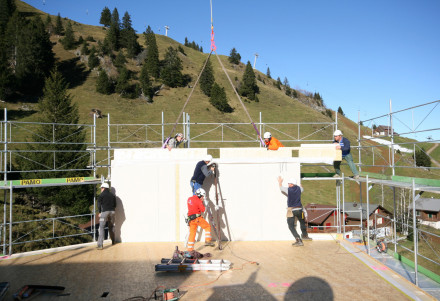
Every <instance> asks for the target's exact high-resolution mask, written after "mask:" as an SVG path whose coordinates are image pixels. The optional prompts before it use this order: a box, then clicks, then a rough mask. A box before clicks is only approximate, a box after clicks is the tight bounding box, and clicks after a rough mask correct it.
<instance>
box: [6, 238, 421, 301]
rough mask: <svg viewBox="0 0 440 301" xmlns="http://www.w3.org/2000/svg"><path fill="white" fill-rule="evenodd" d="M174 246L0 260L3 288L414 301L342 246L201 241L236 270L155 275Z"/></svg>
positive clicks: (78, 295)
mask: <svg viewBox="0 0 440 301" xmlns="http://www.w3.org/2000/svg"><path fill="white" fill-rule="evenodd" d="M175 245H176V244H175V243H121V244H117V245H114V246H111V245H106V246H105V248H104V250H102V251H99V250H97V249H96V247H95V246H90V245H87V246H79V247H78V248H77V249H70V250H65V251H61V252H55V253H45V254H40V255H32V256H24V257H16V258H14V257H13V258H10V259H5V260H1V261H0V282H3V281H7V282H9V283H10V286H11V287H10V290H9V291H8V294H7V295H6V298H5V300H11V296H12V293H14V292H16V291H17V290H18V289H19V288H20V287H22V286H23V285H26V284H45V285H59V286H65V287H66V290H65V293H69V295H67V296H53V295H52V296H51V295H40V296H37V297H35V300H60V301H64V300H66V301H67V300H125V299H128V298H131V297H135V296H143V297H145V298H146V299H148V297H149V296H150V295H151V294H152V292H153V291H154V290H155V288H156V287H158V286H164V287H167V288H180V290H181V291H182V292H183V297H182V298H181V300H381V301H382V300H387V301H388V300H399V301H400V300H408V299H409V297H408V296H407V295H405V294H403V293H402V292H401V291H400V290H398V289H397V288H396V287H394V286H393V285H391V284H390V283H389V282H388V281H386V280H385V279H384V278H382V277H381V276H379V275H378V274H377V273H376V272H374V271H373V270H372V269H371V268H369V267H368V266H367V265H366V264H365V263H363V262H362V261H360V260H359V259H357V258H356V257H355V256H353V254H351V253H350V252H348V251H347V250H346V249H345V248H344V247H342V246H341V245H340V244H339V243H338V242H337V241H312V242H305V246H304V247H296V248H295V247H292V246H291V242H287V241H282V242H280V241H276V242H231V243H228V244H226V245H225V247H224V250H222V251H220V250H218V249H213V248H210V247H201V245H202V244H201V243H196V247H199V248H198V251H199V252H201V253H206V252H211V253H212V254H213V257H212V258H213V259H227V260H230V261H231V262H232V263H233V269H231V270H229V271H226V272H223V273H221V272H219V271H197V272H186V273H173V272H155V271H154V265H155V264H158V263H160V259H161V258H163V257H165V258H169V257H170V256H171V255H172V253H173V251H174V247H175ZM179 247H182V244H181V243H180V244H179ZM250 262H258V265H257V264H254V263H250ZM408 283H409V282H408ZM410 285H411V284H410ZM414 290H417V288H416V287H415V286H414ZM104 292H109V294H108V296H107V297H101V296H102V294H103V293H104Z"/></svg>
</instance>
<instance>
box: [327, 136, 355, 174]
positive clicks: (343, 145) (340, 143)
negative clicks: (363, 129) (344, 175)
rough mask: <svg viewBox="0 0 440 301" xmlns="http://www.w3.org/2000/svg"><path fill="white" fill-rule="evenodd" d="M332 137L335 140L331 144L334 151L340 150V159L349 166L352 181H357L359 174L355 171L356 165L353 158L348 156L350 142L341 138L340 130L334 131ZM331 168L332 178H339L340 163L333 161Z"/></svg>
mask: <svg viewBox="0 0 440 301" xmlns="http://www.w3.org/2000/svg"><path fill="white" fill-rule="evenodd" d="M333 137H334V138H335V140H334V141H333V144H334V145H335V146H336V149H340V150H342V159H345V161H347V163H348V166H350V169H351V172H352V173H353V178H354V179H359V173H358V171H357V169H356V165H354V162H353V156H352V155H351V154H350V140H348V139H347V138H345V137H342V132H341V131H340V130H336V131H335V132H334V133H333ZM333 167H334V168H335V173H336V174H335V175H334V177H340V176H341V161H333Z"/></svg>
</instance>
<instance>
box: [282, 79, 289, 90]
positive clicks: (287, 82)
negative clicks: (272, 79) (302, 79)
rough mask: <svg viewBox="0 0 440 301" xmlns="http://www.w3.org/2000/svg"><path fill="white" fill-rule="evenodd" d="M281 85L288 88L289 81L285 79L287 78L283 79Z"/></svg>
mask: <svg viewBox="0 0 440 301" xmlns="http://www.w3.org/2000/svg"><path fill="white" fill-rule="evenodd" d="M283 84H284V86H285V87H286V88H288V87H290V85H289V80H288V79H287V77H284V81H283Z"/></svg>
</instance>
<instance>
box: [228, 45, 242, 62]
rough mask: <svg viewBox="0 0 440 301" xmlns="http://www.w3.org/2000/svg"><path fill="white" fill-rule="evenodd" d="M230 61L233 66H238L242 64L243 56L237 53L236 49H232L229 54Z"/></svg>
mask: <svg viewBox="0 0 440 301" xmlns="http://www.w3.org/2000/svg"><path fill="white" fill-rule="evenodd" d="M228 60H229V62H230V63H231V64H235V65H238V64H240V60H241V55H240V53H238V52H237V50H236V49H235V48H232V49H231V52H230V53H229V58H228Z"/></svg>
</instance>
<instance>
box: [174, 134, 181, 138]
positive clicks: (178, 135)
mask: <svg viewBox="0 0 440 301" xmlns="http://www.w3.org/2000/svg"><path fill="white" fill-rule="evenodd" d="M175 137H176V138H177V137H182V138H183V134H182V133H177V134H176V136H175Z"/></svg>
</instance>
